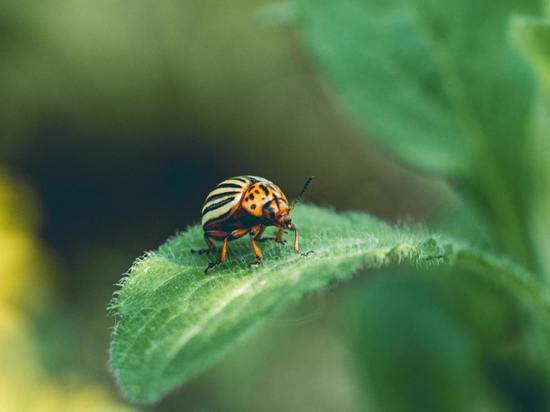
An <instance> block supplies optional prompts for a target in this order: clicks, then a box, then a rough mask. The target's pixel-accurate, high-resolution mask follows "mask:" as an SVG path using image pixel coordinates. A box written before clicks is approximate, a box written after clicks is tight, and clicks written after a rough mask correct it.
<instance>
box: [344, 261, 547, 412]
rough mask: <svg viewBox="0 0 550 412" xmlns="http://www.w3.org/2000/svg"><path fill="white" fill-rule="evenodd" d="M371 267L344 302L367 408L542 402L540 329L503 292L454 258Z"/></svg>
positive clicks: (518, 407) (528, 406)
mask: <svg viewBox="0 0 550 412" xmlns="http://www.w3.org/2000/svg"><path fill="white" fill-rule="evenodd" d="M381 272H382V273H380V274H377V275H375V276H373V278H372V279H370V280H369V281H368V282H364V285H363V286H362V287H358V288H356V289H355V290H354V292H353V293H352V294H351V298H352V299H348V302H350V303H349V304H347V305H346V309H347V312H346V314H347V316H346V318H345V319H346V322H348V323H349V325H347V326H348V327H347V328H346V329H345V330H347V331H349V332H348V333H349V334H350V335H351V337H352V339H351V342H353V343H352V344H351V349H352V350H353V353H354V354H355V356H356V359H358V360H359V362H358V363H357V364H358V371H359V372H360V373H361V377H362V378H363V379H361V380H359V381H360V382H361V383H362V389H363V394H364V398H365V401H366V402H367V405H368V406H369V408H367V409H368V410H376V411H391V412H398V411H407V412H413V411H419V412H424V411H481V410H483V411H508V410H515V411H547V410H548V407H549V405H550V396H549V394H548V391H547V390H546V388H547V387H548V374H547V372H546V371H545V364H546V362H547V359H548V358H547V354H546V352H547V350H546V348H547V347H548V342H549V341H548V337H544V336H541V335H537V334H536V333H533V330H534V329H535V328H533V327H526V324H527V322H526V316H525V314H524V313H522V312H523V311H522V310H521V308H519V307H518V306H517V304H516V303H517V302H516V301H515V300H514V298H513V297H512V295H513V293H512V294H511V293H510V291H507V292H504V293H503V291H502V290H500V287H499V286H497V285H495V284H494V283H492V282H490V281H488V279H486V278H481V277H479V276H478V275H476V274H475V273H473V272H472V271H469V270H464V269H462V268H456V267H453V268H450V269H449V268H447V267H433V268H431V269H428V270H426V269H422V270H421V272H422V274H421V275H420V276H418V275H415V274H418V271H417V270H415V269H414V268H406V267H400V268H390V269H386V270H383V271H381ZM384 272H386V273H384ZM354 295H356V296H354ZM388 302H391V304H388ZM412 308H414V309H412ZM411 309H412V310H411ZM535 347H538V348H540V349H538V350H533V349H534V348H535ZM541 349H542V351H541Z"/></svg>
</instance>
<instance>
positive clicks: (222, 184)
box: [216, 183, 243, 189]
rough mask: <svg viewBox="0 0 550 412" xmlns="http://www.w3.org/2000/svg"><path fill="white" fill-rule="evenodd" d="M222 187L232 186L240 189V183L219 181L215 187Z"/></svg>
mask: <svg viewBox="0 0 550 412" xmlns="http://www.w3.org/2000/svg"><path fill="white" fill-rule="evenodd" d="M222 187H232V188H234V189H242V188H243V187H242V185H238V184H237V183H220V184H219V185H218V186H216V189H220V188H222Z"/></svg>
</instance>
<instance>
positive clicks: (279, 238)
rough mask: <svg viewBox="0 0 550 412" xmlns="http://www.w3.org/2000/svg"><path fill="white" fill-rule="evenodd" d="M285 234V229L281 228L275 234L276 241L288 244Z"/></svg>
mask: <svg viewBox="0 0 550 412" xmlns="http://www.w3.org/2000/svg"><path fill="white" fill-rule="evenodd" d="M284 234H285V230H284V229H283V228H280V229H279V231H278V232H277V234H276V235H275V242H277V243H280V244H282V245H284V244H286V240H283V235H284Z"/></svg>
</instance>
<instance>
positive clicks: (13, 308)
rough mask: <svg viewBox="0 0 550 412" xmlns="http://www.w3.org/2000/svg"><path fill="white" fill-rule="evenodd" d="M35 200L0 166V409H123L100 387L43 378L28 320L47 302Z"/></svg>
mask: <svg viewBox="0 0 550 412" xmlns="http://www.w3.org/2000/svg"><path fill="white" fill-rule="evenodd" d="M37 222H38V202H37V199H36V198H35V197H34V196H33V195H32V192H31V191H30V190H29V188H28V187H26V186H25V185H24V184H23V183H22V182H19V181H17V180H16V179H14V178H12V177H10V176H9V175H8V174H7V173H6V171H5V170H3V169H1V168H0V411H1V412H27V411H28V412H49V411H52V412H53V411H79V412H87V411H98V412H99V411H101V412H104V411H105V412H109V411H128V410H131V409H130V408H129V407H128V406H126V405H124V404H123V403H122V402H119V401H118V400H117V399H115V397H114V395H112V394H111V393H110V392H109V391H108V390H107V389H106V388H105V387H104V386H102V385H99V384H95V383H89V382H79V383H74V384H70V385H68V384H67V383H66V382H65V380H61V378H59V377H55V376H52V375H50V374H48V373H47V372H46V371H45V370H44V369H43V368H42V364H41V363H40V361H39V359H38V356H37V353H36V346H35V345H37V344H38V345H39V344H40V342H36V341H33V336H32V335H31V334H30V333H29V330H28V325H29V323H28V322H29V320H28V316H29V315H31V313H32V312H33V311H34V312H36V311H37V310H38V309H44V308H46V305H47V304H49V303H51V298H52V296H51V295H52V278H51V276H50V273H51V272H52V270H51V263H50V262H51V258H50V257H49V256H48V254H47V253H46V252H45V250H44V248H43V247H42V246H41V245H40V242H39V241H38V240H37V237H36V230H37Z"/></svg>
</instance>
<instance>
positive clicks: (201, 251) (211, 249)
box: [191, 233, 216, 255]
mask: <svg viewBox="0 0 550 412" xmlns="http://www.w3.org/2000/svg"><path fill="white" fill-rule="evenodd" d="M204 241H205V242H206V244H207V245H208V249H191V253H197V254H199V255H204V254H205V253H214V252H215V251H216V246H214V243H212V241H211V240H210V237H209V236H208V235H207V234H206V233H205V234H204Z"/></svg>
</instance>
